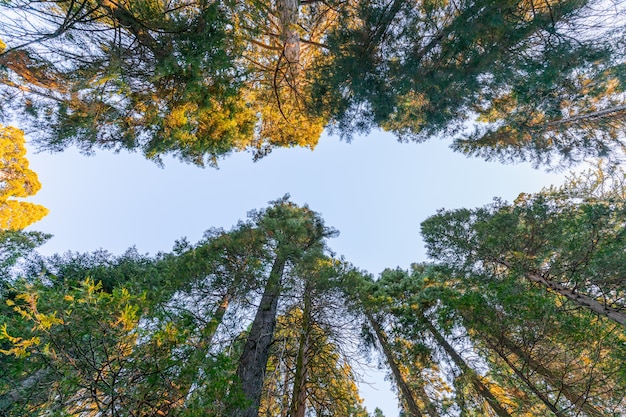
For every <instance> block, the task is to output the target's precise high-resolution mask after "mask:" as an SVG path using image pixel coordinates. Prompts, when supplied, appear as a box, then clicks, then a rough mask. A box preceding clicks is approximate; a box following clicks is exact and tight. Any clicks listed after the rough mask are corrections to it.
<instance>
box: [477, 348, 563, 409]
mask: <svg viewBox="0 0 626 417" xmlns="http://www.w3.org/2000/svg"><path fill="white" fill-rule="evenodd" d="M486 343H487V346H488V347H489V349H491V350H493V351H494V352H496V353H497V354H498V356H499V357H500V358H501V359H502V360H503V361H504V362H505V363H506V364H507V365H508V366H509V368H511V369H512V370H513V372H514V373H515V375H517V376H518V378H519V379H521V380H522V381H523V382H524V384H526V386H527V387H528V388H529V389H530V390H531V391H532V392H533V393H534V394H535V395H536V396H537V397H538V398H539V399H540V400H541V402H543V403H544V405H545V406H546V407H548V408H549V409H550V411H552V412H553V413H554V415H555V416H557V417H565V414H563V412H562V411H560V410H559V409H558V408H556V406H555V405H554V404H552V402H551V401H550V399H549V398H548V397H547V396H546V395H545V394H544V393H542V392H541V391H539V389H537V387H536V386H535V384H533V383H532V381H530V379H529V378H528V377H527V376H526V375H524V373H523V372H522V370H521V369H519V368H518V367H517V366H515V364H514V363H513V362H512V361H511V359H509V357H508V356H507V355H506V354H505V353H504V352H503V351H502V349H501V348H500V347H499V346H497V345H496V344H494V343H491V342H490V341H489V340H487V341H486Z"/></svg>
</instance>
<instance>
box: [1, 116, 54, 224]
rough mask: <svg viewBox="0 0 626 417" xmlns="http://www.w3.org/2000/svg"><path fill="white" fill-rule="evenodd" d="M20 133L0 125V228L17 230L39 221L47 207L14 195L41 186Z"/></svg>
mask: <svg viewBox="0 0 626 417" xmlns="http://www.w3.org/2000/svg"><path fill="white" fill-rule="evenodd" d="M24 143H25V139H24V132H22V131H21V130H19V129H16V128H14V127H11V126H9V127H4V126H2V125H0V231H2V233H4V231H7V230H21V229H24V228H25V227H27V226H28V225H30V224H32V223H34V222H36V221H38V220H40V219H41V218H42V217H44V216H45V215H46V214H48V209H46V208H45V207H43V206H41V205H39V204H33V203H28V202H24V201H19V200H15V199H14V198H23V197H29V196H31V195H35V194H36V193H37V191H39V189H40V188H41V184H40V183H39V180H38V179H37V174H35V173H34V172H33V171H32V170H30V169H29V168H28V160H27V159H26V157H25V155H26V148H25V147H24Z"/></svg>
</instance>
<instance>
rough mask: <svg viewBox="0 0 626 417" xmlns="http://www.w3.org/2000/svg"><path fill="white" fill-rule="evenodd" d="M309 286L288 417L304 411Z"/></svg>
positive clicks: (309, 320)
mask: <svg viewBox="0 0 626 417" xmlns="http://www.w3.org/2000/svg"><path fill="white" fill-rule="evenodd" d="M309 291H310V286H309V285H308V284H307V286H306V288H305V290H304V309H303V310H302V333H301V334H300V343H299V346H298V356H297V358H296V373H295V376H294V381H293V393H292V397H291V407H290V411H289V415H290V417H304V413H305V411H306V396H307V393H306V383H307V373H308V362H309V356H308V355H309V344H310V343H309V342H310V337H311V297H310V295H309Z"/></svg>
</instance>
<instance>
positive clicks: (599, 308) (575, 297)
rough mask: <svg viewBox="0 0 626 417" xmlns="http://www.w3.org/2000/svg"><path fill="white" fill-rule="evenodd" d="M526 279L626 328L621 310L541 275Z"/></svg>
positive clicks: (532, 275)
mask: <svg viewBox="0 0 626 417" xmlns="http://www.w3.org/2000/svg"><path fill="white" fill-rule="evenodd" d="M500 263H501V264H502V265H504V266H506V267H507V268H511V264H509V263H508V262H500ZM526 278H527V279H529V280H530V281H532V282H535V283H537V284H541V285H543V286H545V287H547V288H548V289H550V290H552V291H554V292H555V293H557V294H559V295H562V296H563V297H565V298H567V299H568V300H570V301H572V302H573V303H575V304H577V305H579V306H581V307H584V308H586V309H587V310H590V311H592V312H594V313H596V314H599V315H601V316H605V317H607V318H609V319H611V320H613V321H614V322H616V323H619V324H621V325H622V326H626V313H624V312H622V311H620V310H617V309H615V308H611V307H607V306H605V305H603V304H602V303H600V302H598V301H597V300H595V299H594V298H592V297H589V296H588V295H585V294H580V293H578V292H576V291H575V290H572V289H570V288H567V287H566V286H564V285H562V284H559V283H557V282H552V281H550V280H548V279H546V278H544V277H543V276H541V275H539V274H536V273H532V272H529V273H527V274H526Z"/></svg>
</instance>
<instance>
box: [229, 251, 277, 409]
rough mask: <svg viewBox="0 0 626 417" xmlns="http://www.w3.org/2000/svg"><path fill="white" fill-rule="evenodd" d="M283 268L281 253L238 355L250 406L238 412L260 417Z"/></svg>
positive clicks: (238, 368)
mask: <svg viewBox="0 0 626 417" xmlns="http://www.w3.org/2000/svg"><path fill="white" fill-rule="evenodd" d="M284 269H285V260H284V258H283V257H281V256H278V257H277V258H276V260H275V261H274V264H273V265H272V270H271V272H270V276H269V278H268V280H267V284H266V285H265V291H264V292H263V297H262V298H261V303H260V304H259V308H258V309H257V312H256V316H255V317H254V321H253V322H252V327H251V328H250V334H249V335H248V339H247V340H246V343H245V345H244V349H243V353H242V354H241V357H240V358H239V364H238V366H237V376H238V377H239V380H240V382H241V387H242V389H243V393H244V395H245V397H246V399H247V400H248V401H249V406H248V408H246V409H243V410H238V411H237V412H236V414H235V415H237V416H242V417H257V415H258V412H259V405H260V403H261V391H262V389H263V379H264V377H265V368H266V366H267V360H268V358H269V348H270V345H271V343H272V341H273V336H274V328H275V327H276V311H277V308H278V298H279V297H280V293H281V289H282V286H281V281H282V276H283V271H284Z"/></svg>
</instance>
